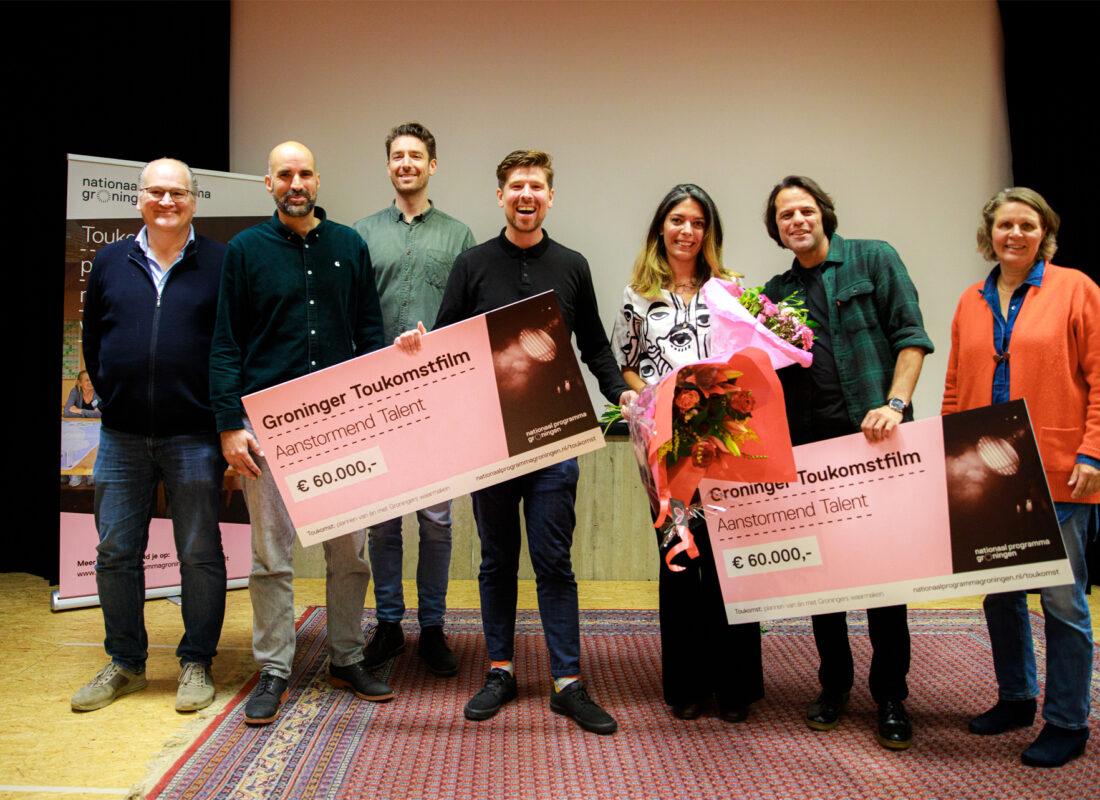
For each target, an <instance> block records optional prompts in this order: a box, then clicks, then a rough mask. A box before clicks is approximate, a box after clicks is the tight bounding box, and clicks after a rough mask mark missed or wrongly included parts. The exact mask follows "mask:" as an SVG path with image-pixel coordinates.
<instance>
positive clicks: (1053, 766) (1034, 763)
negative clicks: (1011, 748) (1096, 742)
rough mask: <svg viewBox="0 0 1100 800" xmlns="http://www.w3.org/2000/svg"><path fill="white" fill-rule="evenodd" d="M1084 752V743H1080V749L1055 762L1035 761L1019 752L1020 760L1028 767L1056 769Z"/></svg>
mask: <svg viewBox="0 0 1100 800" xmlns="http://www.w3.org/2000/svg"><path fill="white" fill-rule="evenodd" d="M1084 754H1085V745H1081V749H1080V750H1075V751H1074V752H1073V753H1071V754H1070V755H1069V757H1068V758H1066V759H1065V760H1064V761H1058V762H1055V763H1045V762H1042V761H1035V760H1033V759H1030V758H1028V757H1027V756H1026V755H1025V754H1024V753H1021V754H1020V761H1022V762H1023V763H1024V764H1025V765H1026V766H1028V767H1038V768H1039V769H1056V768H1058V767H1064V766H1065V765H1066V764H1068V763H1069V762H1071V761H1073V759H1075V758H1078V757H1080V756H1083V755H1084Z"/></svg>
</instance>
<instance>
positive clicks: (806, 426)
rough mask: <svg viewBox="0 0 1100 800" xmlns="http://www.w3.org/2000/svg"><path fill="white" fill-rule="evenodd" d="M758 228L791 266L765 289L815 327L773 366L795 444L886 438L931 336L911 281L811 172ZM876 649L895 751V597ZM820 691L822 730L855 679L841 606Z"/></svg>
mask: <svg viewBox="0 0 1100 800" xmlns="http://www.w3.org/2000/svg"><path fill="white" fill-rule="evenodd" d="M764 226H765V227H766V228H767V230H768V234H769V235H770V236H771V237H772V239H774V240H775V243H776V244H778V245H779V246H780V247H783V248H786V249H788V250H790V251H792V252H793V253H794V256H795V258H794V263H793V264H792V265H791V268H790V269H789V270H787V271H786V272H784V273H781V274H779V275H776V276H775V277H774V278H772V279H771V280H770V281H768V282H767V284H766V285H765V286H764V294H766V295H767V296H768V298H770V299H771V300H773V301H774V302H778V301H780V300H783V299H785V298H787V297H789V296H790V295H791V294H794V293H797V295H798V297H799V298H801V299H802V300H803V301H804V302H805V304H806V308H807V309H808V310H809V312H810V317H811V318H812V319H813V320H814V321H815V322H816V323H817V324H818V327H817V328H815V329H814V333H815V334H816V336H815V338H814V346H813V349H812V351H811V352H812V353H813V357H814V358H813V364H812V365H811V366H810V367H808V368H805V369H804V368H802V367H787V368H785V369H782V370H780V371H779V376H780V379H781V380H782V382H783V392H784V396H785V399H786V403H787V421H788V424H789V425H790V429H791V442H792V443H793V444H795V445H799V444H806V443H808V442H817V441H821V440H823V439H831V438H833V437H836V436H844V435H847V434H851V433H856V432H858V431H863V433H864V435H866V437H867V439H868V441H871V442H881V441H883V440H884V439H887V438H889V437H890V436H891V434H892V433H893V431H894V429H895V428H896V427H897V425H898V424H899V423H900V422H902V421H903V420H910V419H912V418H913V409H912V406H911V405H910V400H911V399H912V397H913V390H914V389H915V388H916V385H917V378H918V377H919V376H920V370H921V364H922V363H923V361H924V355H925V353H931V352H932V340H931V339H929V338H928V334H926V333H925V331H924V322H923V320H922V318H921V313H920V307H919V305H918V304H917V290H916V288H915V287H914V286H913V282H912V281H911V280H910V279H909V273H908V272H906V269H905V265H904V264H903V263H902V261H901V258H899V257H898V254H897V251H895V250H894V248H893V247H891V246H890V245H889V244H887V243H886V242H881V241H876V240H870V239H847V240H846V239H843V238H841V237H840V236H838V235H837V234H836V232H835V231H836V227H837V219H836V210H835V207H834V205H833V200H832V198H831V197H829V195H828V194H826V193H825V192H824V191H823V190H822V189H821V187H820V186H818V185H817V183H815V182H814V181H812V180H811V179H809V178H805V177H802V176H798V175H790V176H788V177H786V178H784V179H783V180H782V181H780V182H779V183H778V184H777V185H776V186H775V187H774V188H773V189H772V192H771V196H770V197H769V198H768V204H767V208H766V210H765V212H764ZM867 624H868V630H869V632H870V636H871V646H872V647H873V648H874V655H873V656H872V658H871V673H870V684H871V696H872V698H873V699H874V701H875V702H876V703H877V704H878V741H879V743H880V744H882V745H883V746H884V747H887V748H890V749H892V750H904V749H905V748H907V747H909V745H910V743H911V742H912V738H913V731H912V726H911V724H910V722H909V717H908V715H907V714H906V712H905V706H904V700H905V698H906V697H908V695H909V687H908V685H907V683H906V680H905V678H906V675H907V674H908V672H909V627H908V620H907V615H906V608H905V606H903V605H901V606H886V607H883V608H871V609H868V610H867ZM813 628H814V640H815V642H816V643H817V651H818V655H819V656H820V657H821V667H820V669H819V670H818V677H819V679H820V681H821V687H822V688H821V693H820V694H819V695H818V697H817V699H816V700H814V701H813V703H811V704H810V707H809V709H808V711H807V714H806V722H807V724H808V725H809V726H810V727H811V728H813V729H814V730H819V731H828V730H832V729H833V728H835V727H836V726H837V725H838V724H839V723H840V715H841V713H843V711H844V709H845V708H846V706H847V704H848V695H849V692H850V690H851V688H852V683H853V680H854V678H853V664H852V650H851V647H850V646H849V644H848V627H847V621H846V615H845V613H844V612H843V611H841V612H837V613H832V614H818V615H815V616H814V618H813Z"/></svg>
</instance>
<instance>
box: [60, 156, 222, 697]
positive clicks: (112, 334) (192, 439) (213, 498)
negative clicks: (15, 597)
mask: <svg viewBox="0 0 1100 800" xmlns="http://www.w3.org/2000/svg"><path fill="white" fill-rule="evenodd" d="M138 185H139V187H140V189H139V195H138V206H139V208H140V209H141V218H142V221H143V222H144V223H145V224H144V227H142V229H141V230H140V231H139V232H138V235H137V236H136V237H134V238H132V239H125V240H122V241H119V242H116V243H114V244H111V245H108V246H106V247H104V248H103V249H102V250H100V251H99V252H98V253H97V254H96V258H95V262H94V263H93V265H92V272H91V276H90V277H89V279H88V290H87V293H86V295H85V301H84V332H83V339H84V362H85V364H86V365H87V368H88V373H89V374H90V376H91V378H92V381H93V383H94V384H95V387H96V390H97V391H98V393H99V395H100V396H101V397H102V401H103V402H102V404H101V408H102V412H103V427H102V430H101V432H100V439H99V452H98V455H97V458H96V464H95V521H96V529H97V530H98V532H99V547H98V548H97V554H98V555H97V559H96V586H97V588H98V591H99V601H100V606H101V607H102V609H103V622H104V627H105V628H106V640H105V642H104V646H105V647H106V650H107V655H109V656H110V657H111V661H110V663H108V664H107V666H105V667H104V668H103V669H102V670H100V672H99V674H98V675H96V676H95V678H94V679H93V680H92V682H91V683H89V684H87V685H86V686H84V687H83V688H82V689H80V691H78V692H77V693H76V694H75V695H74V696H73V698H72V708H73V710H74V711H93V710H95V709H97V708H103V707H104V706H106V705H109V704H110V703H112V702H114V701H115V699H116V698H118V697H119V696H121V695H124V694H129V693H130V692H136V691H138V690H140V689H144V688H145V687H146V685H147V684H148V681H147V680H146V678H145V661H146V657H147V655H148V637H147V635H146V632H145V624H144V603H145V570H144V554H145V548H146V546H147V545H148V541H149V519H150V517H151V515H152V509H153V507H154V504H155V502H156V488H157V483H158V482H160V481H163V482H164V489H165V495H166V498H167V500H168V509H169V512H170V515H171V517H172V529H173V532H174V534H175V540H176V553H177V556H178V558H179V568H180V583H181V584H182V595H183V603H182V615H183V629H184V633H183V638H182V639H181V640H180V643H179V647H177V648H176V656H177V657H178V658H179V661H180V666H181V667H182V673H181V675H180V678H179V689H178V691H177V693H176V710H177V711H196V710H198V709H200V708H205V707H206V706H208V705H210V703H211V702H213V700H214V680H213V677H212V676H211V672H210V666H211V663H212V661H213V658H214V656H215V654H216V653H217V645H218V638H219V637H220V636H221V629H222V618H223V617H224V615H225V558H224V557H223V554H222V541H221V532H220V530H219V528H218V501H219V498H220V496H221V486H222V476H223V474H224V473H225V462H224V461H223V460H222V454H221V447H220V443H219V440H218V433H217V429H216V427H215V425H214V414H213V412H212V411H211V409H210V399H209V398H210V382H209V353H210V340H211V336H212V334H213V332H214V315H215V311H216V308H217V301H218V285H219V280H220V276H221V266H222V258H223V256H224V253H225V245H223V244H220V243H219V242H214V241H211V240H210V239H206V238H205V237H202V236H196V235H195V230H194V228H193V227H192V225H191V219H192V218H193V217H194V215H195V191H196V190H197V188H198V187H197V186H196V184H195V176H194V175H193V174H192V172H191V170H190V169H189V168H188V166H187V165H186V164H184V163H183V162H182V161H177V160H175V159H171V158H162V159H158V160H156V161H151V162H150V163H148V164H146V165H145V168H144V169H142V171H141V177H140V178H139V181H138Z"/></svg>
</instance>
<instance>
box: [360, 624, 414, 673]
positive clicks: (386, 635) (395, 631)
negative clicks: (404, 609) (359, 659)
mask: <svg viewBox="0 0 1100 800" xmlns="http://www.w3.org/2000/svg"><path fill="white" fill-rule="evenodd" d="M404 652H405V633H404V631H402V630H401V623H400V622H386V621H385V620H378V624H377V625H376V626H375V627H374V636H372V637H370V641H369V642H368V643H367V646H366V647H364V648H363V662H364V665H365V666H366V667H367V669H374V668H375V667H380V666H382V665H383V664H385V663H386V662H387V661H389V660H390V659H391V658H393V657H394V656H396V655H399V654H400V653H404Z"/></svg>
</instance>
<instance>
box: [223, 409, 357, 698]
mask: <svg viewBox="0 0 1100 800" xmlns="http://www.w3.org/2000/svg"><path fill="white" fill-rule="evenodd" d="M245 426H246V428H248V430H249V432H251V431H252V427H251V425H249V424H248V423H247V421H246V422H245ZM252 457H253V459H254V460H255V461H256V463H257V464H258V465H259V467H260V477H259V478H257V479H255V480H253V479H252V478H245V477H242V478H241V487H242V489H243V491H244V500H245V503H246V504H247V506H248V514H249V517H250V518H251V520H252V572H251V574H250V575H249V578H248V593H249V595H251V597H252V653H253V656H254V657H255V659H256V663H258V664H259V666H260V671H261V672H269V673H271V674H273V675H278V676H279V677H280V678H289V677H290V671H291V665H292V664H293V661H294V564H293V554H294V537H295V536H297V534H296V533H295V531H294V526H293V525H292V524H291V522H290V516H289V515H288V514H287V511H286V506H284V505H283V500H282V498H281V497H280V496H279V491H278V489H277V488H276V487H275V480H274V477H273V476H272V474H271V469H270V468H269V467H268V465H267V460H266V459H264V458H262V457H259V456H256V455H255V454H253V455H252ZM366 539H367V532H366V529H365V528H364V529H361V530H357V531H354V532H353V533H349V534H345V535H344V536H338V537H336V538H335V539H329V540H328V541H326V542H323V543H322V546H323V547H324V548H325V603H326V604H327V606H328V649H329V656H330V657H331V659H332V663H333V665H335V666H338V667H346V666H347V665H348V664H354V663H356V662H358V661H362V660H363V645H364V638H363V627H362V616H363V604H364V601H365V600H366V596H367V586H368V585H369V584H370V564H368V563H367V561H366V560H365V559H364V558H363V546H364V544H365V543H366Z"/></svg>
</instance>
